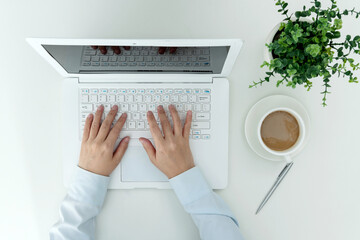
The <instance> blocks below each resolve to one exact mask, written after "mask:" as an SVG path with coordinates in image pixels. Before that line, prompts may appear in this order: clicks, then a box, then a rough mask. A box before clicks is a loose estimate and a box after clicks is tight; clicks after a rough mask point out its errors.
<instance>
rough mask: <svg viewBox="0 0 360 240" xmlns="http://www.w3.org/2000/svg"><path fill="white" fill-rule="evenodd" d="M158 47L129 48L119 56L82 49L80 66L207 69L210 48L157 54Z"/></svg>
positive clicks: (89, 48)
mask: <svg viewBox="0 0 360 240" xmlns="http://www.w3.org/2000/svg"><path fill="white" fill-rule="evenodd" d="M158 49H159V47H131V48H130V50H124V49H122V51H121V53H120V54H119V55H117V54H115V53H114V52H113V50H112V49H111V48H108V50H107V53H106V54H105V55H104V54H102V53H101V52H100V50H99V49H92V48H91V47H90V46H87V47H84V50H83V56H82V60H81V66H84V67H89V66H92V67H100V66H101V67H118V66H120V67H164V66H165V67H195V68H196V67H209V66H210V47H201V48H200V47H196V48H195V47H181V48H178V49H177V50H176V52H175V53H173V54H171V53H169V51H166V52H165V53H164V54H159V53H158Z"/></svg>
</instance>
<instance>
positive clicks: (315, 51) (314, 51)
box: [305, 44, 321, 57]
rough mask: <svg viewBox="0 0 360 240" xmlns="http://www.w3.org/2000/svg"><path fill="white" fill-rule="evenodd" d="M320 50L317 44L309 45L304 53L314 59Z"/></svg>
mask: <svg viewBox="0 0 360 240" xmlns="http://www.w3.org/2000/svg"><path fill="white" fill-rule="evenodd" d="M320 50H321V47H320V46H319V45H318V44H309V45H308V46H307V47H306V48H305V52H306V53H308V54H310V55H311V56H312V57H316V56H317V55H319V53H320Z"/></svg>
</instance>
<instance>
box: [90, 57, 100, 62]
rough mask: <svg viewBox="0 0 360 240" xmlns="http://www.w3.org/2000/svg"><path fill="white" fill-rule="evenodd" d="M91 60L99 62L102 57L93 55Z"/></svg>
mask: <svg viewBox="0 0 360 240" xmlns="http://www.w3.org/2000/svg"><path fill="white" fill-rule="evenodd" d="M91 61H92V62H98V61H100V57H99V56H93V57H91Z"/></svg>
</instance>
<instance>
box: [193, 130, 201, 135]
mask: <svg viewBox="0 0 360 240" xmlns="http://www.w3.org/2000/svg"><path fill="white" fill-rule="evenodd" d="M192 134H194V135H200V134H201V131H200V130H192Z"/></svg>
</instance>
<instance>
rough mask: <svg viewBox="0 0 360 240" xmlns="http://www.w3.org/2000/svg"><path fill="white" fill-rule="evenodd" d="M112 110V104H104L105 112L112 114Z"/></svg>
mask: <svg viewBox="0 0 360 240" xmlns="http://www.w3.org/2000/svg"><path fill="white" fill-rule="evenodd" d="M110 110H111V107H110V104H108V103H106V104H104V111H107V112H110Z"/></svg>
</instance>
